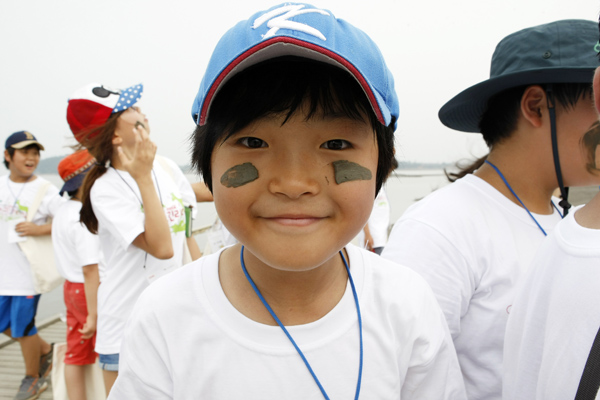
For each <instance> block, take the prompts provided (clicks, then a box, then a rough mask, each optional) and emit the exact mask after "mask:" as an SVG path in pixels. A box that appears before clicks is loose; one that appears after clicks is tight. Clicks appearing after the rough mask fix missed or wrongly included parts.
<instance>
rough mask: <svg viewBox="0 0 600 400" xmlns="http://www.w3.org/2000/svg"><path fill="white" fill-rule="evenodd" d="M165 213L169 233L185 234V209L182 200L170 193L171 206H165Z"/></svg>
mask: <svg viewBox="0 0 600 400" xmlns="http://www.w3.org/2000/svg"><path fill="white" fill-rule="evenodd" d="M165 213H166V214H167V221H168V222H169V226H170V227H171V232H173V233H179V232H185V209H184V206H183V199H181V198H179V197H177V196H175V194H174V193H171V204H170V205H168V206H165Z"/></svg>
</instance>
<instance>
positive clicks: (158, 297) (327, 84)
mask: <svg viewBox="0 0 600 400" xmlns="http://www.w3.org/2000/svg"><path fill="white" fill-rule="evenodd" d="M398 112H399V110H398V99H397V96H396V93H395V89H394V83H393V79H392V75H391V73H390V71H389V70H388V68H387V67H386V64H385V62H384V60H383V57H382V55H381V53H380V51H379V49H378V47H377V46H376V45H375V43H373V42H372V40H371V39H370V38H369V37H368V36H367V35H366V34H365V33H363V32H362V31H360V30H359V29H357V28H355V27H354V26H352V25H350V24H348V23H347V22H346V21H343V20H340V19H337V18H335V17H334V16H333V14H332V13H331V12H330V11H326V10H322V9H318V8H315V7H313V6H310V5H308V4H294V3H292V4H290V3H286V4H284V5H279V6H275V7H273V8H271V9H269V10H266V11H261V12H259V13H257V14H255V15H253V16H252V17H250V19H248V20H246V21H242V22H240V23H238V24H237V25H236V26H235V27H233V28H232V29H230V30H229V31H228V32H227V33H226V34H225V35H224V36H223V37H222V39H221V40H220V42H219V43H218V44H217V47H216V49H215V50H214V52H213V55H212V58H211V60H210V62H209V65H208V68H207V71H206V74H205V75H204V78H203V80H202V83H201V84H200V90H199V92H198V95H197V97H196V100H195V101H194V104H193V108H192V115H193V117H194V120H195V121H196V123H197V125H198V126H197V127H196V130H195V132H194V135H193V140H194V149H193V163H194V164H195V165H196V166H197V167H198V169H199V171H200V172H201V173H202V175H203V178H204V182H205V183H206V184H207V185H208V187H209V188H210V189H211V191H212V193H213V195H214V201H215V206H216V208H217V212H218V213H219V216H220V218H221V220H222V222H223V224H224V225H225V226H226V227H227V229H228V230H229V231H230V232H231V233H232V234H233V235H234V236H235V237H236V238H237V239H238V240H239V242H240V243H239V244H235V245H232V246H230V247H226V248H225V249H224V250H222V251H220V252H219V253H217V254H213V255H210V256H208V257H205V258H203V259H201V260H199V261H197V262H195V263H192V264H190V265H188V266H186V267H184V268H182V269H180V270H178V271H175V272H174V273H173V274H170V275H168V276H166V277H164V278H163V279H162V280H160V281H158V282H156V284H155V285H153V286H151V287H149V288H148V289H147V290H146V291H145V292H144V293H143V294H142V296H141V297H140V298H139V301H138V302H137V304H136V307H135V308H134V311H133V312H132V314H131V318H130V320H129V322H128V326H127V328H126V334H125V339H124V342H123V347H122V360H121V362H122V364H121V369H120V372H119V377H118V379H117V381H116V384H115V386H114V387H113V390H112V392H111V395H110V398H112V399H149V398H151V399H174V398H175V399H188V398H196V397H199V396H200V397H203V398H210V399H234V398H252V399H308V398H335V399H349V398H355V399H356V398H358V397H359V396H360V397H361V398H365V399H375V398H387V399H391V398H397V399H399V398H402V399H462V398H465V397H464V388H463V384H462V381H461V377H460V370H459V368H458V363H457V359H456V354H455V351H454V348H453V346H452V343H451V339H450V336H449V332H448V328H447V326H446V324H445V322H444V317H443V314H442V312H441V310H440V308H439V306H438V305H437V302H436V301H435V298H434V296H433V294H432V292H431V290H430V289H429V287H428V286H427V285H426V284H425V283H424V281H423V280H422V279H421V278H420V277H419V276H418V275H417V274H415V273H413V272H411V271H410V270H409V269H407V268H404V267H401V266H398V265H395V264H393V263H391V262H389V261H386V260H383V259H382V258H380V257H378V256H377V255H376V254H373V253H371V252H368V251H366V250H362V249H359V248H357V247H354V246H352V245H350V244H349V242H350V241H351V240H352V239H353V238H354V237H355V236H356V234H357V233H358V232H359V231H360V230H361V229H362V228H363V226H364V225H365V223H366V222H367V220H368V218H369V215H370V212H371V208H372V207H373V200H374V198H375V195H376V194H377V192H378V191H379V190H380V188H381V185H382V184H383V182H384V181H385V178H386V177H387V176H388V174H389V172H390V168H391V165H392V160H393V156H394V155H393V148H394V136H393V134H394V130H395V128H396V120H397V118H398Z"/></svg>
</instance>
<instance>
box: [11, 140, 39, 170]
mask: <svg viewBox="0 0 600 400" xmlns="http://www.w3.org/2000/svg"><path fill="white" fill-rule="evenodd" d="M31 147H35V148H37V149H38V151H39V150H40V146H38V145H37V144H30V145H29V146H25V147H23V150H25V149H29V148H31ZM16 150H17V149H14V148H12V147H9V148H8V149H6V151H8V157H9V158H10V159H11V160H12V158H13V156H14V155H15V151H16ZM9 165H10V163H9V162H8V161H6V158H4V166H5V167H6V169H10V167H9Z"/></svg>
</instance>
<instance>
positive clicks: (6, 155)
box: [4, 150, 12, 163]
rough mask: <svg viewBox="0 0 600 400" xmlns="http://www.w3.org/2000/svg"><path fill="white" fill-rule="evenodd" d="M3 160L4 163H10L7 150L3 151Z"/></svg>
mask: <svg viewBox="0 0 600 400" xmlns="http://www.w3.org/2000/svg"><path fill="white" fill-rule="evenodd" d="M4 159H5V160H6V162H8V163H9V162H11V161H12V160H11V159H10V154H9V153H8V150H4Z"/></svg>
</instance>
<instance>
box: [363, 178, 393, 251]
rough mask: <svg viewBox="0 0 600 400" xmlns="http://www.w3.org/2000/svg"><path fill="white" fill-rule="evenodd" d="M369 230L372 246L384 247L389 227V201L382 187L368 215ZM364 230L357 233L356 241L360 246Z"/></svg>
mask: <svg viewBox="0 0 600 400" xmlns="http://www.w3.org/2000/svg"><path fill="white" fill-rule="evenodd" d="M367 224H368V225H369V232H370V233H371V236H372V237H373V243H372V244H371V246H372V247H384V246H385V244H386V243H387V240H388V229H389V227H390V202H389V200H388V198H387V195H386V193H385V189H384V188H383V187H382V188H381V190H380V191H379V193H377V197H375V203H373V210H372V211H371V215H370V216H369V221H368V223H367ZM364 238H365V232H364V231H360V233H359V235H358V243H360V245H361V246H362V245H363V243H364Z"/></svg>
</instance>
